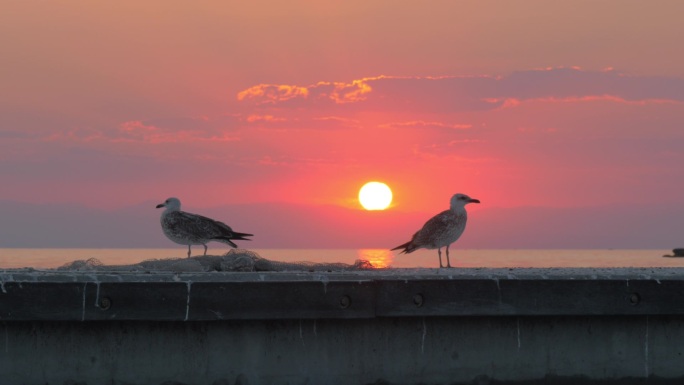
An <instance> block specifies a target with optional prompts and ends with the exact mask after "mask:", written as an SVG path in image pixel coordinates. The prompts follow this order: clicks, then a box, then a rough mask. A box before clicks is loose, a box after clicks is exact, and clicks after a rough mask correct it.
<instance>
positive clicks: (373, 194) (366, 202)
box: [359, 182, 392, 210]
mask: <svg viewBox="0 0 684 385" xmlns="http://www.w3.org/2000/svg"><path fill="white" fill-rule="evenodd" d="M359 202H360V203H361V206H363V208H364V209H366V210H384V209H386V208H388V207H389V205H390V203H392V190H390V188H389V186H387V185H386V184H384V183H382V182H368V183H366V184H364V185H363V187H361V190H359Z"/></svg>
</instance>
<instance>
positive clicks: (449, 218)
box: [392, 194, 480, 268]
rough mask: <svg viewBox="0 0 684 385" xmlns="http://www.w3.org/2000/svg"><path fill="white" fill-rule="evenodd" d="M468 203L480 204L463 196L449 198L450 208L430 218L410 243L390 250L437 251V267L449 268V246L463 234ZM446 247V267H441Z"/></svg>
mask: <svg viewBox="0 0 684 385" xmlns="http://www.w3.org/2000/svg"><path fill="white" fill-rule="evenodd" d="M468 203H480V201H479V200H477V199H473V198H471V197H469V196H467V195H465V194H455V195H454V196H452V197H451V208H450V209H449V210H444V211H442V212H441V213H439V214H437V215H435V216H434V217H432V218H430V220H428V221H427V222H425V224H424V225H423V228H421V229H420V230H418V231H416V233H415V234H413V238H411V240H410V241H408V242H406V243H404V244H403V245H399V246H397V247H395V248H393V249H392V250H399V249H403V250H401V253H406V254H408V253H411V252H413V251H415V250H417V249H420V248H425V249H431V250H432V249H437V254H438V255H439V267H440V268H442V267H451V262H450V261H449V246H450V245H451V244H452V243H454V242H456V240H457V239H458V238H459V237H460V236H461V234H463V230H465V226H466V221H467V220H468V213H466V209H465V205H467V204H468ZM444 246H446V258H447V265H446V266H443V265H442V247H444Z"/></svg>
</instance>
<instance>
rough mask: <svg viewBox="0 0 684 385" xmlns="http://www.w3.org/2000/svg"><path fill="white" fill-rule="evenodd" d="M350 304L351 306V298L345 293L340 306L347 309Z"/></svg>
mask: <svg viewBox="0 0 684 385" xmlns="http://www.w3.org/2000/svg"><path fill="white" fill-rule="evenodd" d="M349 306H351V298H349V296H348V295H343V296H342V298H340V307H341V308H342V309H346V308H348V307H349Z"/></svg>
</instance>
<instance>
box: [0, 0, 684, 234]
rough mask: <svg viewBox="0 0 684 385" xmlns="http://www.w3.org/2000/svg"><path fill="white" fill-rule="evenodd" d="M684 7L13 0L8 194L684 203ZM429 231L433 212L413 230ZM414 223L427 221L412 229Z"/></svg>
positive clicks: (3, 152)
mask: <svg viewBox="0 0 684 385" xmlns="http://www.w3.org/2000/svg"><path fill="white" fill-rule="evenodd" d="M682 14H684V3H682V2H680V1H676V0H673V1H649V2H642V1H631V0H612V1H601V2H595V1H574V0H573V1H566V2H563V1H556V2H548V1H542V0H539V1H530V0H521V1H514V2H513V1H446V0H445V1H434V2H422V1H415V2H396V1H370V2H369V1H345V2H320V1H315V0H310V1H303V0H302V1H288V2H280V1H250V2H241V1H229V2H219V1H198V2H193V3H192V4H190V3H169V2H166V1H145V2H138V1H120V2H116V3H99V2H98V3H93V2H92V1H65V2H59V3H55V2H47V3H46V2H34V1H25V2H12V3H11V4H4V5H3V6H2V12H0V46H1V47H2V50H3V65H2V67H3V69H2V71H0V84H2V87H1V89H0V170H1V172H2V175H3V188H2V190H0V201H6V202H25V203H34V204H43V203H49V204H64V203H69V204H77V205H84V206H87V207H101V208H105V209H118V208H124V207H127V206H131V205H136V204H139V203H141V202H148V201H162V200H163V199H165V198H166V197H168V196H178V197H181V198H182V200H183V202H184V203H186V204H188V205H190V206H191V207H193V208H195V209H199V208H210V207H214V206H219V205H227V204H251V203H265V202H276V203H288V204H303V205H338V206H343V207H358V205H357V203H356V202H355V197H356V194H357V192H358V189H359V188H360V187H361V185H362V184H363V182H365V181H367V180H381V181H384V182H386V183H388V184H389V185H390V186H391V187H392V188H393V190H394V197H395V202H394V204H393V210H397V211H402V212H418V213H425V215H430V214H432V213H435V212H437V211H440V210H442V209H445V208H446V207H447V204H448V199H449V197H450V196H451V194H453V193H456V192H463V193H467V194H469V195H471V196H474V197H477V198H479V199H481V200H482V202H483V205H484V204H486V205H488V206H489V207H499V208H507V207H521V206H539V207H556V208H568V207H590V206H599V207H608V206H611V205H627V206H629V205H636V204H643V203H644V201H645V199H646V198H645V197H649V198H648V200H649V202H650V201H651V199H653V200H655V201H657V203H658V204H663V205H674V206H677V207H679V206H684V205H683V204H684V198H682V197H683V195H682V194H681V190H682V187H684V186H683V184H684V182H682V181H684V171H682V170H684V168H682V167H681V164H684V163H683V162H684V152H683V150H682V148H684V147H683V146H682V144H684V141H683V139H684V138H683V136H684V130H682V126H681V122H683V121H684V51H683V50H681V49H679V47H680V46H681V41H680V40H681V36H684V24H682V23H681V15H682ZM417 225H419V224H417ZM417 225H416V226H417Z"/></svg>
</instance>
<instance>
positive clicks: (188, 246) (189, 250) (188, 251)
mask: <svg viewBox="0 0 684 385" xmlns="http://www.w3.org/2000/svg"><path fill="white" fill-rule="evenodd" d="M188 258H190V245H188Z"/></svg>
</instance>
